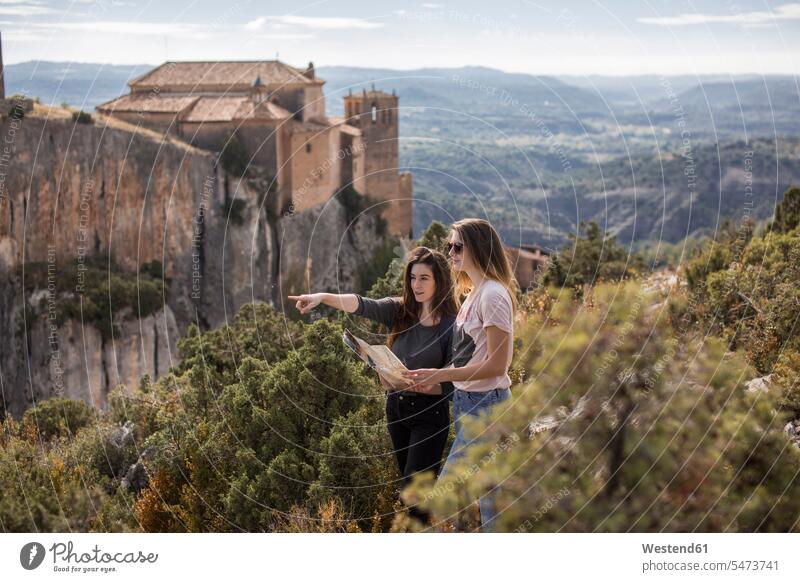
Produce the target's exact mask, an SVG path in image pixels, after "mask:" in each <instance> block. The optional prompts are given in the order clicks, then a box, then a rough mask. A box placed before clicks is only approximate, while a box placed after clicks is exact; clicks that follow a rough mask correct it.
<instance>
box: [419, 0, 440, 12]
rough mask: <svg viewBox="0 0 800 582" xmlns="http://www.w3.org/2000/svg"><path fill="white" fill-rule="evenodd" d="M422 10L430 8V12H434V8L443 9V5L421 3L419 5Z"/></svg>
mask: <svg viewBox="0 0 800 582" xmlns="http://www.w3.org/2000/svg"><path fill="white" fill-rule="evenodd" d="M420 6H422V7H423V8H430V9H431V10H435V9H436V8H444V4H434V3H432V2H423V3H422V4H420Z"/></svg>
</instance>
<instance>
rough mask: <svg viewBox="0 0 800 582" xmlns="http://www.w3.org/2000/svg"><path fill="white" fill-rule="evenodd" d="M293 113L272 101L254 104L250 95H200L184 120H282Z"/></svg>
mask: <svg viewBox="0 0 800 582" xmlns="http://www.w3.org/2000/svg"><path fill="white" fill-rule="evenodd" d="M291 116H292V114H291V113H289V112H288V111H286V110H285V109H284V108H283V107H280V106H278V105H275V104H274V103H270V102H263V103H260V104H258V105H256V104H254V103H253V101H252V100H251V99H250V98H249V97H200V98H198V100H197V103H196V104H195V106H194V107H192V110H191V111H189V112H188V113H187V114H186V115H184V116H182V117H181V120H182V121H188V122H195V123H207V122H213V121H233V120H237V121H239V120H245V119H264V120H270V119H274V120H280V119H286V118H288V117H291Z"/></svg>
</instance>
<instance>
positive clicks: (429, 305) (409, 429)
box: [289, 247, 456, 521]
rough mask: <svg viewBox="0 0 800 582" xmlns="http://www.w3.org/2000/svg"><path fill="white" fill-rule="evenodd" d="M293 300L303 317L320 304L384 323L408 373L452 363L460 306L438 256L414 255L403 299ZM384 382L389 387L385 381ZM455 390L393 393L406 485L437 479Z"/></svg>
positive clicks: (394, 431)
mask: <svg viewBox="0 0 800 582" xmlns="http://www.w3.org/2000/svg"><path fill="white" fill-rule="evenodd" d="M289 299H291V300H294V301H297V304H296V306H297V309H299V310H300V313H303V314H305V313H308V312H309V311H311V310H312V309H314V308H315V307H317V306H318V305H320V304H322V305H328V306H330V307H333V308H335V309H340V310H342V311H346V312H348V313H354V314H355V315H360V316H363V317H367V318H369V319H372V320H374V321H377V322H379V323H382V324H383V325H384V326H386V328H387V329H388V330H389V340H388V343H389V347H390V348H391V350H392V352H393V353H394V354H395V355H396V356H397V357H398V358H399V359H400V361H402V362H403V364H404V365H405V366H406V368H408V369H415V368H440V367H442V366H445V365H446V364H447V362H448V357H449V354H450V352H451V343H452V335H453V324H454V322H455V314H456V304H455V300H454V298H453V284H452V279H451V272H450V266H449V265H448V261H447V258H446V257H445V256H444V255H443V254H442V253H440V252H439V251H435V250H431V249H428V248H426V247H417V248H416V249H414V250H412V251H411V253H410V254H409V259H408V261H407V262H406V265H405V268H404V271H403V296H402V297H401V298H397V297H386V298H384V299H378V300H375V299H369V298H367V297H362V296H361V295H356V294H346V295H335V294H333V293H314V294H309V295H297V296H289ZM381 382H382V383H383V384H384V386H385V387H387V388H391V387H390V386H389V385H388V384H387V383H386V382H385V381H384V380H383V378H381ZM411 384H412V382H409V386H410V385H411ZM452 390H453V388H452V385H451V384H450V383H448V382H430V383H420V382H417V383H416V385H415V387H414V388H413V390H412V389H400V390H397V389H392V390H390V391H389V393H388V397H387V399H386V420H387V423H388V428H389V436H390V438H391V441H392V448H393V449H394V454H395V459H396V460H397V464H398V467H399V469H400V473H401V474H402V475H403V486H405V485H407V484H408V482H409V481H410V480H411V478H412V477H413V475H414V474H416V473H419V472H421V471H433V472H434V473H435V474H438V472H439V468H440V466H441V462H442V454H443V453H444V447H445V445H446V444H447V435H448V432H449V430H450V406H449V397H450V394H451V393H452ZM410 513H411V514H412V515H414V516H415V517H417V518H419V519H421V520H423V521H427V518H428V516H427V514H426V513H424V512H421V511H418V510H417V509H416V508H414V507H412V508H411V509H410Z"/></svg>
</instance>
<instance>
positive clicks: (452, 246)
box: [447, 243, 464, 254]
mask: <svg viewBox="0 0 800 582" xmlns="http://www.w3.org/2000/svg"><path fill="white" fill-rule="evenodd" d="M453 249H455V250H456V253H458V254H461V251H463V250H464V244H463V243H447V252H448V253H449V252H450V251H452V250H453Z"/></svg>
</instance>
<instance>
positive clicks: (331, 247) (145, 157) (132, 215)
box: [0, 107, 380, 415]
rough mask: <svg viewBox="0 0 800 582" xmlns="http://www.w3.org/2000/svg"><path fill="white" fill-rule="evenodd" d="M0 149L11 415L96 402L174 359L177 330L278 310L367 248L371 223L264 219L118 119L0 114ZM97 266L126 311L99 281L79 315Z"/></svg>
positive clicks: (267, 215)
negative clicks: (158, 287)
mask: <svg viewBox="0 0 800 582" xmlns="http://www.w3.org/2000/svg"><path fill="white" fill-rule="evenodd" d="M0 139H2V142H1V143H0V329H2V330H3V331H4V332H5V333H3V334H2V336H0V382H2V385H1V386H0V387H1V388H2V395H3V402H4V405H5V408H6V409H7V410H9V411H10V412H12V414H15V415H17V414H19V413H21V412H22V411H24V410H25V409H26V408H27V407H28V406H30V405H31V404H32V403H33V402H35V401H38V400H40V399H42V398H47V397H50V396H53V395H56V394H63V395H65V396H68V397H73V398H81V399H84V400H85V401H86V402H89V403H91V404H93V405H96V406H98V407H104V406H105V403H106V396H107V394H108V392H109V390H110V389H112V388H114V387H115V386H117V385H118V384H125V385H126V386H128V387H129V388H131V387H133V386H135V385H137V384H138V382H139V378H140V377H141V376H142V375H143V374H149V375H150V377H151V378H155V377H157V376H159V375H160V374H163V373H164V372H165V371H166V370H168V369H169V368H170V367H171V366H172V365H174V364H175V363H176V361H177V357H178V354H177V352H176V349H175V346H176V344H177V340H178V338H179V337H180V336H181V335H182V334H183V333H184V332H185V331H186V328H187V327H188V326H189V324H190V323H197V324H198V325H199V326H200V327H201V328H204V329H208V328H213V327H217V326H219V325H222V324H224V323H225V321H226V320H228V319H230V318H232V317H233V315H234V314H235V313H236V312H237V311H238V310H239V308H240V307H242V306H243V305H244V304H246V303H248V302H252V301H269V302H273V303H275V304H276V305H278V306H280V304H281V301H280V298H281V297H282V296H285V295H286V293H287V292H294V291H300V290H302V288H303V287H304V284H305V278H306V276H307V275H308V276H310V283H311V286H312V287H313V288H314V289H336V288H347V289H352V287H353V284H354V283H355V281H356V278H357V273H358V269H359V266H360V265H361V264H363V262H364V261H365V260H367V259H368V258H369V256H370V254H371V248H372V247H373V246H374V244H375V242H376V240H378V239H380V236H379V235H378V233H377V225H376V221H375V220H374V219H373V218H371V217H362V218H361V219H359V220H357V221H356V222H355V223H351V221H350V220H348V217H347V216H346V212H345V210H344V208H342V206H341V205H340V204H338V203H337V202H336V201H335V200H331V201H329V202H328V203H327V204H324V205H320V206H318V207H315V208H311V209H309V210H307V211H304V212H302V213H298V214H295V215H291V216H285V217H276V215H275V213H274V212H267V207H268V206H269V205H270V196H271V195H270V196H265V195H263V193H262V192H261V189H262V186H263V187H264V189H265V186H264V184H263V182H259V181H257V180H252V179H243V180H240V179H238V177H236V176H231V175H229V174H227V173H226V172H225V171H224V170H222V169H221V168H219V167H218V165H216V164H215V157H214V156H213V154H211V153H210V152H206V151H203V150H199V149H196V148H192V147H189V146H187V145H185V144H183V143H182V142H179V141H177V140H172V139H165V138H164V137H163V136H161V135H158V134H155V133H153V132H150V131H147V130H142V129H140V128H136V127H134V126H131V125H127V124H123V123H121V122H118V121H112V120H106V119H104V118H97V117H95V119H94V120H93V122H92V123H74V122H73V121H72V119H71V118H70V117H69V115H68V113H67V112H64V111H63V110H57V109H44V108H39V107H37V109H36V110H35V111H34V112H31V113H28V114H27V115H26V116H25V117H24V118H23V119H13V118H4V119H3V121H2V123H0ZM97 257H103V260H107V261H108V264H109V268H108V270H109V273H110V272H111V271H112V270H114V273H115V276H118V277H119V279H118V280H119V281H122V282H123V283H124V282H125V281H126V280H127V281H129V282H130V283H131V289H135V291H133V292H131V293H132V296H131V297H128V298H127V302H126V301H123V299H122V298H121V297H119V296H115V295H119V293H117V292H116V291H115V289H116V288H115V287H114V286H113V284H112V283H109V292H108V300H107V302H103V301H101V305H100V309H99V311H100V314H99V316H98V314H97V313H95V315H94V319H92V318H87V317H84V314H85V311H84V309H85V304H84V302H83V301H84V300H83V297H84V295H83V293H85V289H82V288H81V284H82V283H83V279H82V276H84V275H83V274H84V273H86V272H88V271H87V269H86V264H87V263H88V262H89V261H90V260H91V259H92V258H94V260H95V262H96V259H97ZM309 259H310V260H309ZM112 264H113V265H114V266H113V269H112V267H111V265H112ZM148 265H149V268H150V271H149V275H148V276H152V272H153V269H155V271H156V273H157V277H156V278H158V279H161V280H163V281H164V283H165V284H164V289H163V295H162V296H161V297H160V299H159V298H158V297H156V299H158V304H157V305H153V298H152V292H151V293H150V296H149V299H148V300H147V301H145V300H144V299H143V297H145V294H144V291H143V290H142V289H143V288H141V286H140V284H139V283H140V278H141V280H144V279H143V278H144V275H143V273H144V272H145V271H144V270H143V267H147V266H148ZM162 267H163V270H162ZM94 268H96V266H95V267H94ZM66 272H69V273H71V274H72V276H71V277H68V276H66V275H65V273H66ZM32 273H36V274H37V275H36V277H34V276H33V275H32ZM87 276H88V275H87ZM110 279H111V276H110V275H109V280H110ZM134 283H135V285H134ZM120 284H122V283H120ZM100 299H102V297H101V298H100ZM145 302H147V303H148V305H144V304H143V303H145ZM65 306H68V307H70V308H69V309H66V308H65ZM65 313H66V314H67V315H66V316H65ZM98 317H101V318H103V319H108V320H109V323H110V324H111V327H109V328H108V329H106V330H105V331H103V329H102V326H100V329H98V325H97V324H96V320H97V319H98Z"/></svg>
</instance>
